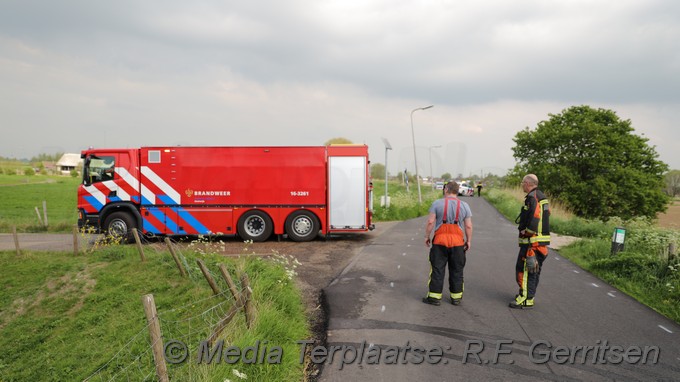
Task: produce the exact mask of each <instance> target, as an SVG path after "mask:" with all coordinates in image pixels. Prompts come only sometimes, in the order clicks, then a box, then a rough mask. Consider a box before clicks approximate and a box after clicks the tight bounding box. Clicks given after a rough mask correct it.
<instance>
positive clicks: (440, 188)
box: [434, 182, 444, 190]
mask: <svg viewBox="0 0 680 382" xmlns="http://www.w3.org/2000/svg"><path fill="white" fill-rule="evenodd" d="M434 187H435V188H436V189H437V190H443V189H444V182H437V183H435V184H434Z"/></svg>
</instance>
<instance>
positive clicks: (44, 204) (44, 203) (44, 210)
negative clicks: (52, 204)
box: [43, 200, 47, 228]
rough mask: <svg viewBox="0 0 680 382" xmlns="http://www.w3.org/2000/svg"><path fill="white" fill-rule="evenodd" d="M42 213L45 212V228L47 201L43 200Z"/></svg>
mask: <svg viewBox="0 0 680 382" xmlns="http://www.w3.org/2000/svg"><path fill="white" fill-rule="evenodd" d="M43 213H44V214H45V228H47V201H46V200H43Z"/></svg>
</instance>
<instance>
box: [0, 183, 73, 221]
mask: <svg viewBox="0 0 680 382" xmlns="http://www.w3.org/2000/svg"><path fill="white" fill-rule="evenodd" d="M79 183H80V179H79V178H73V177H69V176H43V175H34V176H19V175H0V200H1V201H2V202H1V203H0V232H10V231H11V229H12V226H16V227H17V230H18V231H20V232H42V231H49V232H67V231H68V232H70V230H71V227H73V225H74V224H76V223H77V219H78V213H77V210H76V203H77V189H78V184H79ZM43 201H45V202H46V204H47V221H48V227H47V229H46V228H45V227H44V226H41V225H40V220H39V219H38V215H37V214H36V212H35V207H38V209H39V211H40V216H41V217H42V216H44V213H43Z"/></svg>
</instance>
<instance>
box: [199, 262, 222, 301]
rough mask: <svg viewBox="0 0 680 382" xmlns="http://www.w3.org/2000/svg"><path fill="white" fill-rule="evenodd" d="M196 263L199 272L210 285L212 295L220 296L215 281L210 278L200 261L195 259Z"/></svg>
mask: <svg viewBox="0 0 680 382" xmlns="http://www.w3.org/2000/svg"><path fill="white" fill-rule="evenodd" d="M196 263H198V267H199V268H201V272H203V276H205V279H206V280H208V284H210V288H212V290H213V293H215V294H220V290H219V288H217V284H215V279H213V278H212V276H211V275H210V272H209V271H208V268H207V267H206V266H205V264H204V263H203V261H201V259H196Z"/></svg>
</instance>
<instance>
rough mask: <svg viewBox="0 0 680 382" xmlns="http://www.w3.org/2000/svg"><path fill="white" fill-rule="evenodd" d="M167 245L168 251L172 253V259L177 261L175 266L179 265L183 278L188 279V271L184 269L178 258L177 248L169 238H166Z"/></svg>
mask: <svg viewBox="0 0 680 382" xmlns="http://www.w3.org/2000/svg"><path fill="white" fill-rule="evenodd" d="M165 245H167V246H168V250H169V251H170V254H171V255H172V258H173V259H174V260H175V264H177V268H178V269H179V274H180V275H182V277H187V271H186V270H185V269H184V267H183V266H182V263H181V262H180V261H179V257H178V256H177V253H175V247H173V246H172V242H171V241H170V238H169V237H167V236H166V237H165Z"/></svg>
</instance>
